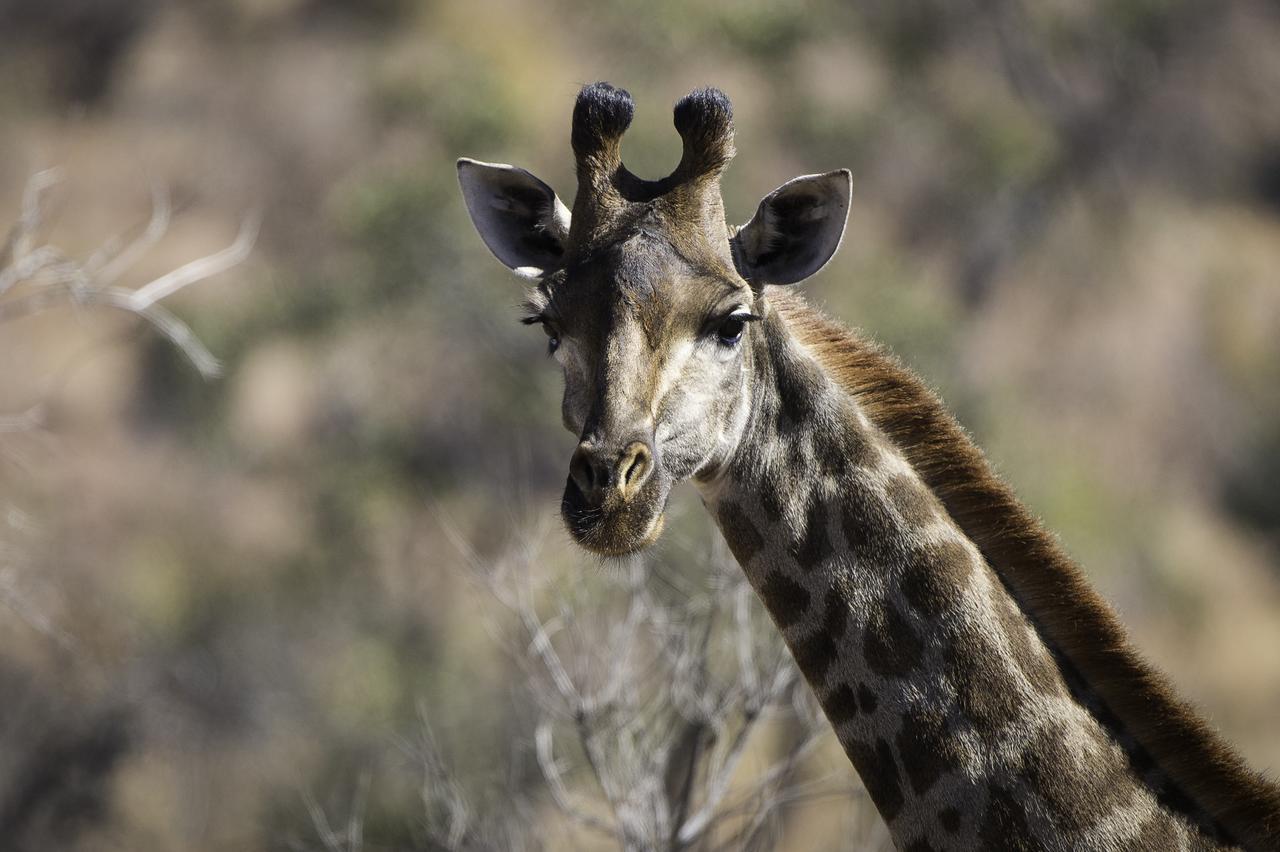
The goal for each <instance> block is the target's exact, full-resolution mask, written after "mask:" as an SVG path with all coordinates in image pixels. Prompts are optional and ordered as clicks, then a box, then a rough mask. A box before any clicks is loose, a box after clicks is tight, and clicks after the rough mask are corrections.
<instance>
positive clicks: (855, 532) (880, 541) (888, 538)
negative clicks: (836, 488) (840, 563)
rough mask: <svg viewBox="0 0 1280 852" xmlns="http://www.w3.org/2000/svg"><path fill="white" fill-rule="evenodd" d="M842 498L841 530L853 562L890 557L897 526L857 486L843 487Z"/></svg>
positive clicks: (872, 499) (865, 492)
mask: <svg viewBox="0 0 1280 852" xmlns="http://www.w3.org/2000/svg"><path fill="white" fill-rule="evenodd" d="M844 496H845V507H844V514H843V516H842V517H841V518H840V527H841V529H842V531H843V532H844V538H845V541H847V542H848V543H849V549H850V550H851V551H852V552H853V556H854V558H856V559H857V560H859V561H875V560H876V559H877V558H881V559H882V558H883V557H884V555H885V554H888V553H891V552H892V551H893V542H892V537H893V533H894V530H896V529H897V523H896V522H895V521H894V519H893V518H891V517H890V516H889V512H888V511H887V507H886V506H885V504H884V503H883V502H882V501H880V500H879V499H878V498H876V497H875V496H874V495H872V494H870V493H869V492H868V491H867V490H866V488H865V486H863V485H859V484H857V483H856V482H847V483H846V488H845V495H844Z"/></svg>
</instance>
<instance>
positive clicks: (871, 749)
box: [845, 740, 903, 822]
mask: <svg viewBox="0 0 1280 852" xmlns="http://www.w3.org/2000/svg"><path fill="white" fill-rule="evenodd" d="M845 752H846V753H847V754H848V755H849V760H850V761H851V762H852V763H853V768H854V769H856V770H857V772H858V777H860V778H861V779H862V786H864V787H866V788H867V793H868V795H870V796H871V801H872V802H873V803H874V804H875V806H876V810H878V811H880V816H881V817H883V818H884V821H885V822H892V821H893V818H894V817H896V816H897V815H898V812H899V811H900V810H902V803H903V796H902V785H901V783H899V781H898V764H897V763H895V762H894V760H893V750H892V749H891V748H889V744H888V743H887V742H885V741H884V740H877V741H876V744H875V745H874V746H872V745H871V744H870V743H864V742H861V741H859V740H851V741H849V743H848V744H847V745H846V746H845Z"/></svg>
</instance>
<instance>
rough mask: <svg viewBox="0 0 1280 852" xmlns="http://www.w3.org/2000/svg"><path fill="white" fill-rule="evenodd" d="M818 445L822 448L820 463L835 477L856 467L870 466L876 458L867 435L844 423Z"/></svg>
mask: <svg viewBox="0 0 1280 852" xmlns="http://www.w3.org/2000/svg"><path fill="white" fill-rule="evenodd" d="M817 445H818V447H820V448H821V449H820V451H819V452H820V455H819V456H818V463H819V464H820V465H821V466H822V469H823V470H824V471H826V472H827V473H829V474H831V475H832V476H835V477H843V476H845V475H846V474H848V473H849V472H850V471H851V470H853V469H854V468H866V467H869V466H870V464H871V462H872V460H873V459H874V452H875V451H874V448H873V447H872V446H871V442H870V440H869V439H868V437H867V435H866V434H865V433H863V432H860V431H858V430H856V429H852V428H849V427H848V426H846V425H844V424H841V426H840V428H839V429H837V430H834V431H833V432H832V433H831V434H829V435H827V436H826V440H821V441H819V442H818V443H817Z"/></svg>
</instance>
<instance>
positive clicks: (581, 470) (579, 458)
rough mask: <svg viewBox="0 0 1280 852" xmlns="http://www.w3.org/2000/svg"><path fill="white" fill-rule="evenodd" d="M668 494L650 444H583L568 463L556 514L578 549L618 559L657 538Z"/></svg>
mask: <svg viewBox="0 0 1280 852" xmlns="http://www.w3.org/2000/svg"><path fill="white" fill-rule="evenodd" d="M669 493H670V482H669V478H668V477H666V476H664V475H663V474H662V471H661V469H660V466H659V459H658V456H657V454H656V452H655V451H654V449H653V444H652V443H650V442H649V441H647V440H644V439H643V438H635V437H632V438H631V439H630V440H627V441H625V442H622V443H621V445H619V443H617V442H610V443H607V444H604V443H596V442H593V441H583V442H582V443H581V444H579V445H578V448H577V450H575V451H574V454H573V458H572V460H571V461H570V463H569V477H568V481H567V482H565V488H564V497H563V499H562V500H561V504H560V510H561V514H562V515H563V516H564V520H565V524H566V525H567V526H568V528H569V532H570V534H571V535H572V536H573V537H574V539H575V540H576V541H577V542H578V543H579V544H581V545H582V546H583V547H585V548H587V549H588V550H591V551H593V552H595V553H598V554H601V555H602V556H621V555H624V554H627V553H633V552H635V551H637V550H641V549H643V548H644V547H647V546H648V545H650V544H652V543H653V542H654V541H655V540H656V539H657V538H658V536H659V534H661V532H662V526H663V524H662V510H663V508H664V507H665V506H666V500H667V496H668V494H669Z"/></svg>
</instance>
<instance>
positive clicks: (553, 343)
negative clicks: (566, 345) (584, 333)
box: [542, 322, 560, 355]
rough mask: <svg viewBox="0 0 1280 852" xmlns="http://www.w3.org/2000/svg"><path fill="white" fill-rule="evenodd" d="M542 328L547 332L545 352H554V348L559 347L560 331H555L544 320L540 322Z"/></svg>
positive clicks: (551, 353)
mask: <svg viewBox="0 0 1280 852" xmlns="http://www.w3.org/2000/svg"><path fill="white" fill-rule="evenodd" d="M542 330H543V331H545V332H546V333H547V354H548V355H554V354H556V350H557V349H559V348H560V332H558V331H556V330H555V329H554V328H552V327H551V325H550V324H549V323H545V322H544V323H543V324H542Z"/></svg>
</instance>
